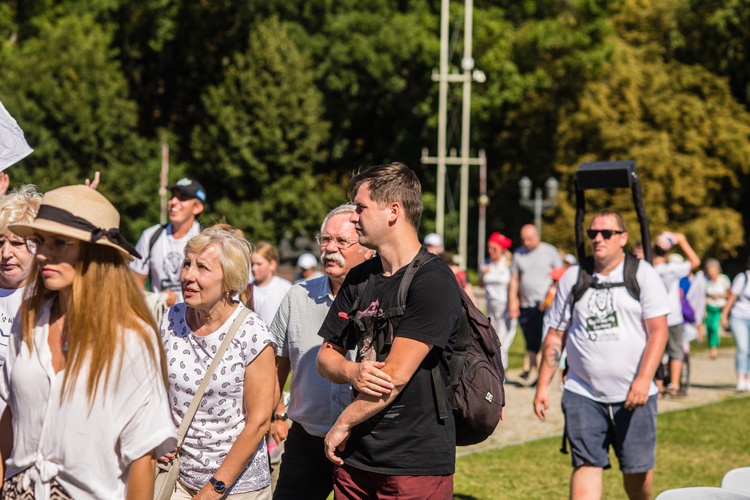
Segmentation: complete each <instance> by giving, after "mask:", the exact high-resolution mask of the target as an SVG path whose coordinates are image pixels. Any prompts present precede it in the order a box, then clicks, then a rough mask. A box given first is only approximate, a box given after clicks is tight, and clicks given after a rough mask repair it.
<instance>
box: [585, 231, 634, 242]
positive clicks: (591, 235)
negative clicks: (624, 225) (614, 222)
mask: <svg viewBox="0 0 750 500" xmlns="http://www.w3.org/2000/svg"><path fill="white" fill-rule="evenodd" d="M624 232H625V231H615V230H614V229H589V230H587V231H586V234H588V235H589V238H591V239H592V240H593V239H594V238H596V235H597V234H599V233H602V238H604V239H605V240H608V239H610V238H611V237H612V235H615V234H622V233H624Z"/></svg>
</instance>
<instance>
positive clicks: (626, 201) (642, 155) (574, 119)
mask: <svg viewBox="0 0 750 500" xmlns="http://www.w3.org/2000/svg"><path fill="white" fill-rule="evenodd" d="M673 14H674V10H669V9H665V8H664V4H663V3H661V4H657V3H653V4H652V3H651V2H649V1H647V0H630V1H626V2H625V3H624V5H623V9H622V11H621V12H620V13H618V14H617V15H616V16H615V17H614V21H615V26H616V28H617V35H616V37H615V38H614V46H615V51H614V57H613V60H612V63H611V64H610V65H609V67H608V68H607V71H606V72H605V76H603V77H601V78H597V79H594V80H590V81H588V82H587V84H586V86H585V89H584V91H583V93H582V94H581V97H580V100H579V102H577V103H575V104H573V103H568V105H567V106H565V107H564V108H563V109H564V111H563V119H562V120H561V122H560V125H559V127H558V130H557V151H556V155H557V162H558V163H557V165H558V172H559V174H560V176H561V177H562V185H563V186H564V187H565V189H563V190H562V191H561V192H562V195H561V196H560V200H559V201H560V202H561V207H560V208H559V210H558V213H559V214H560V215H562V217H558V219H557V221H556V224H555V225H554V226H553V229H552V233H553V234H554V235H555V237H556V239H557V240H558V241H560V242H566V243H567V244H571V243H572V234H571V223H572V220H573V217H572V214H573V212H574V203H575V200H574V199H573V194H572V193H573V175H574V171H575V169H576V168H577V166H578V165H579V164H580V163H582V162H585V161H594V160H616V159H633V160H635V161H636V168H637V171H638V173H639V176H640V177H641V180H642V183H643V190H644V199H645V202H646V207H647V212H648V215H649V219H650V222H651V227H652V233H654V234H655V233H657V232H659V231H662V230H668V229H672V230H679V231H683V232H685V233H686V234H687V235H688V237H689V239H690V240H691V242H692V244H693V246H694V248H695V249H696V251H697V252H698V253H699V254H702V255H712V256H716V257H719V258H726V257H728V256H733V255H735V252H736V249H737V247H739V246H740V245H742V244H743V242H744V231H743V226H742V218H741V216H740V214H739V213H738V212H737V210H736V209H735V208H734V206H735V205H736V204H737V202H738V197H739V190H738V189H737V188H738V187H739V179H740V176H742V175H746V174H747V173H748V172H750V114H749V113H748V112H747V111H746V110H745V109H744V108H743V107H742V105H741V104H739V103H737V102H736V100H735V99H734V98H733V96H732V94H731V90H730V88H729V86H728V85H727V81H726V80H725V79H722V78H720V77H718V76H716V75H714V74H712V73H710V72H709V71H708V70H706V69H705V68H703V67H701V66H691V65H685V64H682V63H680V62H677V61H674V60H671V61H670V60H668V59H667V58H666V57H665V53H666V45H665V44H664V43H663V40H664V37H665V34H666V33H667V32H668V31H669V29H670V26H672V23H671V22H670V17H671V16H672V15H673ZM587 201H589V204H588V205H589V207H590V210H595V209H598V208H603V207H614V208H616V209H618V210H622V211H623V212H625V213H627V214H629V216H628V219H629V220H630V223H631V224H630V225H631V228H632V229H631V234H632V235H633V236H632V238H633V239H634V240H635V239H637V238H638V234H637V231H636V230H635V228H636V227H637V225H636V224H635V215H634V213H633V210H632V201H631V200H630V194H629V193H627V192H614V193H609V192H596V193H595V194H592V195H590V196H588V197H587Z"/></svg>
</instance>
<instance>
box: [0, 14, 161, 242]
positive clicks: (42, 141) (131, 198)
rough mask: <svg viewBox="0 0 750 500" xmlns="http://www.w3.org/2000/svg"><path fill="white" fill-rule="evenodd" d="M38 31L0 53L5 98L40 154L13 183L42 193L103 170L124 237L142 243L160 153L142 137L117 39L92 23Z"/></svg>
mask: <svg viewBox="0 0 750 500" xmlns="http://www.w3.org/2000/svg"><path fill="white" fill-rule="evenodd" d="M38 24H39V34H38V36H35V37H31V38H27V39H25V40H19V41H18V42H17V43H12V44H6V45H5V46H3V47H2V49H1V50H0V67H2V68H3V71H2V72H0V95H2V96H3V102H4V103H5V104H6V107H7V108H8V109H9V110H10V111H11V113H12V114H13V115H14V116H15V118H16V119H17V120H18V122H19V124H20V125H21V127H22V128H23V129H24V131H25V134H26V138H27V140H28V142H29V144H30V145H31V146H32V147H33V148H34V149H35V151H34V153H33V154H32V155H31V156H29V157H28V158H27V159H24V160H23V161H22V162H20V163H19V164H18V165H15V166H14V167H12V168H11V170H10V171H9V172H10V175H11V177H12V179H13V181H14V183H15V182H31V183H34V184H37V185H38V186H39V188H40V189H41V190H43V191H44V190H48V189H51V188H55V187H58V186H60V185H65V184H74V183H81V182H83V180H84V179H85V178H87V177H91V176H92V174H93V172H94V171H95V170H100V171H102V176H103V178H102V184H101V187H100V191H102V192H103V193H104V194H105V195H106V196H107V197H109V198H110V200H111V201H112V202H113V203H115V205H116V206H117V207H118V208H119V209H120V211H121V213H122V214H123V225H124V228H125V231H126V233H127V234H128V235H129V236H130V237H131V238H132V237H133V236H137V233H138V232H139V231H140V230H141V229H142V228H143V227H144V226H145V225H146V224H147V221H148V220H151V221H155V220H157V216H156V213H157V205H156V190H157V187H158V164H156V163H155V162H154V161H152V160H150V159H149V156H150V155H153V156H151V157H153V158H158V151H156V148H155V147H154V144H152V143H149V142H148V141H144V140H143V139H141V138H140V137H139V136H138V135H137V132H136V118H137V115H136V106H135V103H134V102H133V101H131V100H130V99H129V98H128V92H127V84H126V81H125V79H124V77H123V75H122V73H121V71H120V68H119V66H118V65H117V63H116V62H115V55H116V54H115V53H114V52H113V50H112V49H111V48H110V47H111V34H110V33H109V32H108V31H107V30H106V29H104V28H102V27H101V26H100V25H98V24H97V23H96V22H95V21H94V19H93V18H92V17H91V16H68V17H62V18H59V19H57V20H55V21H54V22H52V21H50V22H48V21H43V22H42V21H40V22H39V23H38ZM149 178H153V179H154V182H153V183H149V182H147V181H145V180H146V179H149ZM134 179H139V180H140V181H141V182H133V180H134Z"/></svg>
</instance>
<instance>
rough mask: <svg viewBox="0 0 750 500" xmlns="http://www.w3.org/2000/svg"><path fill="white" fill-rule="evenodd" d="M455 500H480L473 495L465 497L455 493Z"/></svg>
mask: <svg viewBox="0 0 750 500" xmlns="http://www.w3.org/2000/svg"><path fill="white" fill-rule="evenodd" d="M453 500H479V499H478V498H477V497H475V496H473V495H464V494H463V493H455V494H454V495H453Z"/></svg>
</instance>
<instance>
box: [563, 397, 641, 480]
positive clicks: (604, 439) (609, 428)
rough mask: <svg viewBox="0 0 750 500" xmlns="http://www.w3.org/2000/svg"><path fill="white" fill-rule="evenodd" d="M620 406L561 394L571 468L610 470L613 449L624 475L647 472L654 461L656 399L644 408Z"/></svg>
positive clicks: (621, 404) (619, 404)
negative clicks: (628, 408) (585, 467)
mask: <svg viewBox="0 0 750 500" xmlns="http://www.w3.org/2000/svg"><path fill="white" fill-rule="evenodd" d="M623 404H624V402H622V403H599V402H597V401H593V400H591V399H589V398H587V397H585V396H580V395H578V394H575V393H573V392H570V391H563V396H562V409H563V413H564V414H565V434H566V436H567V437H568V440H569V441H570V450H571V461H572V464H573V467H574V468H578V467H581V466H583V465H592V466H594V467H601V468H603V469H609V468H610V467H611V465H610V463H609V447H610V446H612V447H613V448H614V450H615V454H616V455H617V459H618V460H619V461H620V470H621V471H622V472H623V473H624V474H636V473H642V472H648V471H650V470H651V469H653V468H654V462H655V458H656V395H654V396H650V397H649V398H648V402H647V403H646V405H645V406H642V407H640V408H636V409H635V410H626V409H625V407H624V406H623Z"/></svg>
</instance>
